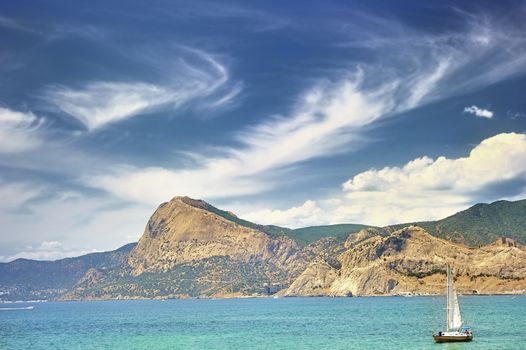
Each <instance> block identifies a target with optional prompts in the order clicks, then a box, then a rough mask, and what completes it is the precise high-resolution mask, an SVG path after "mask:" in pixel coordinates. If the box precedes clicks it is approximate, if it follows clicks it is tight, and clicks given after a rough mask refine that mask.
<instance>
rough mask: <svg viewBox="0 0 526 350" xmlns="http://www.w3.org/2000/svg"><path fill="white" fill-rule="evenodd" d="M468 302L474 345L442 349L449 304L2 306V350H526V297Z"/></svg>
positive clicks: (328, 301)
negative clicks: (438, 336) (437, 338)
mask: <svg viewBox="0 0 526 350" xmlns="http://www.w3.org/2000/svg"><path fill="white" fill-rule="evenodd" d="M459 300H460V306H461V311H462V316H463V320H464V321H465V323H466V324H468V325H470V326H471V327H472V330H473V333H474V340H473V342H471V343H455V344H435V343H434V342H433V339H432V333H433V332H434V331H438V330H442V329H443V328H444V327H445V317H446V311H445V297H440V296H434V297H431V296H429V297H354V298H277V299H274V298H241V299H217V300H216V299H181V300H165V301H162V300H137V301H88V302H46V303H35V304H27V303H13V304H0V309H2V311H0V349H2V350H4V349H5V350H15V349H16V350H24V349H32V350H52V349H68V350H73V349H86V350H87V349H112V350H116V349H123V350H130V349H144V350H156V349H166V350H168V349H170V350H174V349H203V350H214V349H217V350H223V349H229V350H233V349H265V350H267V349H268V350H295V349H297V350H300V349H301V350H305V349H319V350H321V349H327V350H340V349H341V350H350V349H404V350H408V349H433V350H441V349H448V350H457V349H458V350H460V349H484V350H497V349H506V350H511V349H526V296H460V297H459ZM27 306H34V308H33V309H32V310H27V309H26V310H24V309H19V310H6V309H10V308H23V307H27Z"/></svg>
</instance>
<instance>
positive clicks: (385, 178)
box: [337, 133, 526, 224]
mask: <svg viewBox="0 0 526 350" xmlns="http://www.w3.org/2000/svg"><path fill="white" fill-rule="evenodd" d="M514 180H519V181H526V135H525V134H516V133H508V134H499V135H496V136H493V137H490V138H488V139H485V140H483V141H482V142H481V143H480V144H479V145H477V146H476V147H475V148H473V150H472V151H471V152H470V154H469V156H467V157H462V158H457V159H448V158H446V157H438V158H437V159H434V160H433V159H431V158H429V157H421V158H418V159H415V160H412V161H410V162H408V163H407V164H405V165H404V166H403V167H386V168H382V169H371V170H368V171H365V172H362V173H360V174H357V175H355V176H354V177H352V178H351V179H349V180H348V181H346V182H345V183H344V184H343V190H344V191H345V192H346V195H345V198H346V200H347V203H352V204H353V205H351V206H348V205H343V206H341V207H339V208H338V213H337V215H339V217H340V218H343V217H345V215H348V216H349V217H351V218H356V219H360V220H361V221H364V222H367V223H371V224H392V223H397V222H403V221H414V220H426V219H436V218H439V217H442V216H445V215H449V214H452V213H454V212H455V211H457V210H460V209H463V208H465V207H466V206H468V205H471V204H474V202H475V201H477V200H479V198H481V197H482V198H483V197H484V195H485V191H487V189H488V188H489V187H491V186H495V185H498V184H502V183H505V182H508V181H514ZM524 191H525V189H524V188H517V189H516V194H519V193H524ZM501 196H502V195H501ZM489 199H490V200H492V199H494V198H489Z"/></svg>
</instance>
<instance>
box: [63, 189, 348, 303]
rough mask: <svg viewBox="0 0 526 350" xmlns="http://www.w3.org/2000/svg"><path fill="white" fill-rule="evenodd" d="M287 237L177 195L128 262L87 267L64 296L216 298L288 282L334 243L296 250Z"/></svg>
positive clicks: (160, 212)
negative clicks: (112, 267)
mask: <svg viewBox="0 0 526 350" xmlns="http://www.w3.org/2000/svg"><path fill="white" fill-rule="evenodd" d="M285 232H288V231H279V232H277V231H276V230H275V227H273V228H272V230H271V232H269V229H268V226H261V225H256V224H252V223H250V222H247V221H245V220H242V219H239V218H237V216H235V215H234V214H232V213H229V212H225V211H222V210H219V209H217V208H215V207H213V206H210V205H209V204H208V203H205V202H203V201H199V200H193V199H190V198H188V197H175V198H174V199H172V200H171V201H170V202H168V203H163V204H161V205H160V206H159V208H157V210H156V211H155V213H154V214H153V215H152V217H151V218H150V220H149V221H148V224H147V225H146V228H145V231H144V234H143V235H142V237H141V239H140V240H139V242H138V243H137V246H136V247H135V248H134V249H133V250H132V251H131V252H130V254H129V257H128V259H127V261H126V263H124V264H123V265H121V266H119V267H117V268H115V269H107V270H104V271H103V270H100V269H91V270H90V271H88V273H87V275H86V276H84V278H82V279H81V280H80V281H79V283H77V285H76V286H75V288H74V289H73V290H72V291H71V292H70V293H68V294H66V295H65V296H64V298H70V299H76V298H96V299H106V298H144V297H184V296H193V297H195V296H216V297H221V296H236V295H247V294H253V293H260V292H261V291H262V290H263V288H264V287H265V285H288V284H290V282H291V279H292V278H295V277H296V276H298V275H299V274H300V273H301V272H302V271H303V269H304V268H305V267H306V265H307V263H308V261H310V260H311V259H312V258H313V256H315V255H321V254H323V252H319V251H318V250H323V249H318V247H325V246H327V247H328V248H326V249H331V250H332V246H331V244H330V243H327V242H328V241H330V240H322V241H319V242H317V243H316V244H314V243H313V244H312V245H311V246H307V247H301V246H300V245H299V244H297V243H296V242H295V241H294V240H292V239H291V238H289V237H288V236H287V235H285V234H284V233H285ZM331 242H332V241H331ZM334 244H338V243H334Z"/></svg>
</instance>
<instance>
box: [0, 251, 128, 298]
mask: <svg viewBox="0 0 526 350" xmlns="http://www.w3.org/2000/svg"><path fill="white" fill-rule="evenodd" d="M135 245H136V243H130V244H126V245H125V246H122V247H121V248H119V249H117V250H114V251H110V252H103V253H91V254H86V255H82V256H79V257H75V258H66V259H60V260H56V261H38V260H29V259H17V260H14V261H12V262H9V263H0V291H3V292H4V293H6V294H4V295H2V298H3V299H7V300H19V299H47V298H52V297H55V296H57V295H59V294H61V293H63V292H64V291H66V290H68V289H70V288H71V287H73V286H74V285H75V283H77V282H78V280H79V279H80V278H81V277H82V276H83V275H84V274H85V273H86V272H87V271H88V270H89V269H90V268H94V267H95V268H98V269H108V268H114V267H115V266H119V265H120V264H122V263H123V262H125V261H126V260H127V258H128V254H129V252H130V251H131V250H132V249H133V248H134V247H135Z"/></svg>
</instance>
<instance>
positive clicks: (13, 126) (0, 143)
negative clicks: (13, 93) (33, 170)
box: [0, 106, 44, 153]
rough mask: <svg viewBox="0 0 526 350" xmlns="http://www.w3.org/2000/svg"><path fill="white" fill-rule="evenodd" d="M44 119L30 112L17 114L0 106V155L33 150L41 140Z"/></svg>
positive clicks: (17, 112)
mask: <svg viewBox="0 0 526 350" xmlns="http://www.w3.org/2000/svg"><path fill="white" fill-rule="evenodd" d="M43 122H44V119H42V118H38V117H37V116H35V115H34V114H33V113H31V112H19V111H14V110H11V109H9V108H5V107H1V106H0V153H18V152H24V151H28V150H32V149H35V148H36V147H38V146H39V145H40V144H41V142H42V138H41V135H40V128H41V126H42V123H43Z"/></svg>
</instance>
